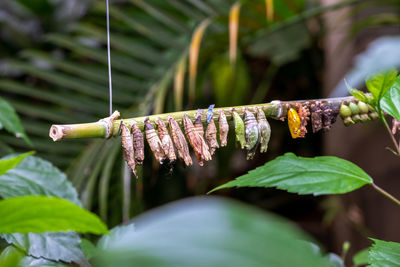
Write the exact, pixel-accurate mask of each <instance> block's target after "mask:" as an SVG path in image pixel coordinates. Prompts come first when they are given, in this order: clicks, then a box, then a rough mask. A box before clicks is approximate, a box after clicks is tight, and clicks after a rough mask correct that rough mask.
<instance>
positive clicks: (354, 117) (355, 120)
mask: <svg viewBox="0 0 400 267" xmlns="http://www.w3.org/2000/svg"><path fill="white" fill-rule="evenodd" d="M351 118H352V119H353V121H354V122H360V121H361V117H360V115H358V114H355V115H353V116H351Z"/></svg>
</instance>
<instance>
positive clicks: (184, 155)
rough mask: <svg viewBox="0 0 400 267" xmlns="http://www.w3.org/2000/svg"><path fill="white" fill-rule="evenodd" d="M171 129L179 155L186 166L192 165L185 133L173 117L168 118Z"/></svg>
mask: <svg viewBox="0 0 400 267" xmlns="http://www.w3.org/2000/svg"><path fill="white" fill-rule="evenodd" d="M168 123H169V129H170V130H171V136H172V140H173V141H174V144H175V147H176V150H177V151H178V157H179V158H180V159H181V160H183V161H184V162H185V164H186V166H189V165H192V164H193V161H192V158H191V157H190V153H189V147H188V144H187V142H186V139H185V135H184V134H183V133H182V131H181V127H179V124H178V123H177V122H176V121H175V120H174V119H173V118H172V117H169V118H168Z"/></svg>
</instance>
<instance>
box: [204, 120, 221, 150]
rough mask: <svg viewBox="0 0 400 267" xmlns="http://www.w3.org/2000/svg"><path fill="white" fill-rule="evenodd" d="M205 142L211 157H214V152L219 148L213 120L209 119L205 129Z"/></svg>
mask: <svg viewBox="0 0 400 267" xmlns="http://www.w3.org/2000/svg"><path fill="white" fill-rule="evenodd" d="M206 140H207V143H208V146H209V147H210V153H211V155H214V152H215V150H216V149H217V148H219V145H218V141H217V127H215V122H214V119H211V120H210V122H209V123H208V125H207V129H206Z"/></svg>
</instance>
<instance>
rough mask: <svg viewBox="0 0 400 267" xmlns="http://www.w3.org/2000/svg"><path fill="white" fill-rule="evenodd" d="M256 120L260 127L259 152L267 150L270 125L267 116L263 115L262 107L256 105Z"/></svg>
mask: <svg viewBox="0 0 400 267" xmlns="http://www.w3.org/2000/svg"><path fill="white" fill-rule="evenodd" d="M257 122H258V127H259V128H260V137H261V148H260V151H261V153H264V152H267V150H268V143H269V139H270V138H271V126H270V125H269V123H268V121H267V118H266V117H265V114H264V111H263V110H262V108H260V107H257Z"/></svg>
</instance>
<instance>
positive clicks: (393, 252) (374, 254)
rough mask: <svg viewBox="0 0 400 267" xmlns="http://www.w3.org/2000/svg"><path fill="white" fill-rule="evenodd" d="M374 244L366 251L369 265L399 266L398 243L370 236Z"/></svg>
mask: <svg viewBox="0 0 400 267" xmlns="http://www.w3.org/2000/svg"><path fill="white" fill-rule="evenodd" d="M371 240H372V241H374V244H373V245H372V247H371V248H370V249H369V252H368V263H369V264H370V265H368V266H371V267H386V266H400V243H396V242H387V241H382V240H378V239H374V238H371Z"/></svg>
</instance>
